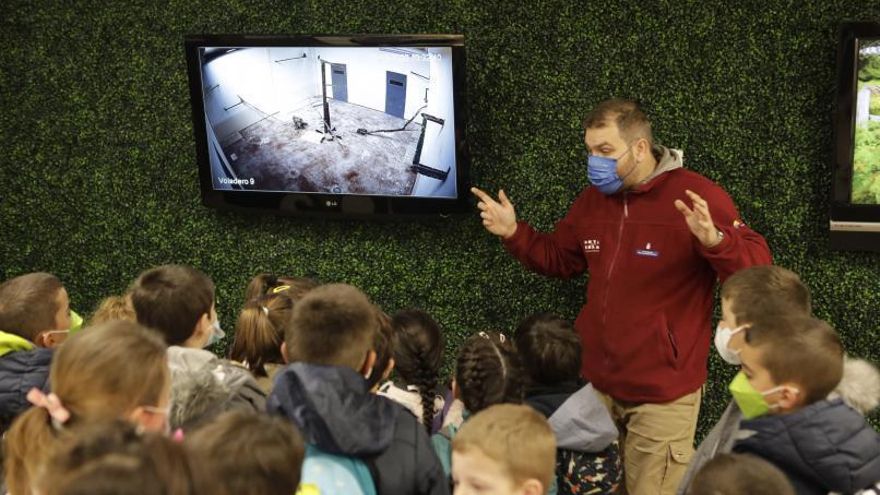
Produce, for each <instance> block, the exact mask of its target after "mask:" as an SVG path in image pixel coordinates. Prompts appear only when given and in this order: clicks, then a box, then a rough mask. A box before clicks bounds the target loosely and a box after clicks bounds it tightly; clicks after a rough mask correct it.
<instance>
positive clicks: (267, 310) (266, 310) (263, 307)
mask: <svg viewBox="0 0 880 495" xmlns="http://www.w3.org/2000/svg"><path fill="white" fill-rule="evenodd" d="M260 309H262V310H263V314H264V315H266V316H269V308H267V307H266V306H262V305H260Z"/></svg>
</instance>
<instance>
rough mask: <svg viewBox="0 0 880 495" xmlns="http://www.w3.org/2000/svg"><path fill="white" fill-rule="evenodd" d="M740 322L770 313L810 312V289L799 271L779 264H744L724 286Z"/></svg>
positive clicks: (803, 314) (723, 288)
mask: <svg viewBox="0 0 880 495" xmlns="http://www.w3.org/2000/svg"><path fill="white" fill-rule="evenodd" d="M721 298H722V300H723V299H727V300H729V301H730V309H731V311H732V312H733V316H734V317H735V318H736V321H737V323H738V324H740V325H742V324H747V323H751V322H752V321H754V320H755V319H757V318H761V317H763V316H766V315H771V314H780V315H786V314H792V315H802V316H810V313H811V311H812V304H811V302H810V289H808V288H807V286H806V285H804V283H803V282H801V278H800V277H799V276H798V274H797V273H794V272H793V271H791V270H787V269H785V268H782V267H781V266H776V265H759V266H752V267H749V268H744V269H742V270H739V271H738V272H736V273H734V274H733V275H731V276H730V277H729V278H728V279H727V280H725V281H724V285H722V286H721Z"/></svg>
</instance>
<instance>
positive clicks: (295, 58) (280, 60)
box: [273, 53, 306, 64]
mask: <svg viewBox="0 0 880 495" xmlns="http://www.w3.org/2000/svg"><path fill="white" fill-rule="evenodd" d="M304 58H306V54H305V53H303V54H302V55H300V56H299V57H290V58H281V59H278V60H273V62H275V63H276V64H280V63H281V62H288V61H290V60H302V59H304Z"/></svg>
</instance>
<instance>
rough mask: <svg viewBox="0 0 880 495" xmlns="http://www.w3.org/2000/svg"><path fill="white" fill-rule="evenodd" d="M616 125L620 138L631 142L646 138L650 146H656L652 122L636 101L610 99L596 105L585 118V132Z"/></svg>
mask: <svg viewBox="0 0 880 495" xmlns="http://www.w3.org/2000/svg"><path fill="white" fill-rule="evenodd" d="M612 123H613V124H616V125H617V129H618V130H619V131H620V136H621V137H622V138H623V139H624V140H625V141H626V142H631V141H633V140H634V139H637V138H645V139H647V140H648V144H654V135H653V133H652V132H651V121H650V120H648V116H647V115H646V114H645V112H644V111H643V110H642V108H641V106H640V105H639V103H638V102H637V101H635V100H629V99H626V98H609V99H607V100H604V101H602V102H600V103H599V104H598V105H596V107H595V108H593V110H591V111H590V113H588V114H587V116H586V117H585V118H584V123H583V124H584V130H585V131H586V130H589V129H601V128H603V127H606V126H608V125H610V124H612Z"/></svg>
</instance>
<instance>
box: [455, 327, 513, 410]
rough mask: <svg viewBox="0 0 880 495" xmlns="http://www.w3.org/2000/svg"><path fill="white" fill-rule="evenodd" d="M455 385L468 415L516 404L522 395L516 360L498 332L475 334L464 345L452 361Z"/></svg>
mask: <svg viewBox="0 0 880 495" xmlns="http://www.w3.org/2000/svg"><path fill="white" fill-rule="evenodd" d="M455 383H456V387H457V388H458V391H459V396H460V399H461V401H462V402H463V403H464V407H465V408H467V410H468V411H469V412H471V413H475V412H478V411H480V410H482V409H485V408H487V407H489V406H491V405H493V404H501V403H504V402H509V403H520V402H522V400H523V394H524V393H525V390H524V372H523V368H522V364H521V362H520V359H519V356H518V355H517V354H516V350H515V349H514V347H513V344H511V342H510V340H508V339H507V338H506V337H505V336H504V335H503V334H500V333H498V332H479V333H477V334H476V335H472V336H471V337H470V338H469V339H467V340H466V341H465V343H464V346H463V347H462V348H461V351H459V353H458V360H457V361H456V366H455Z"/></svg>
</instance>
